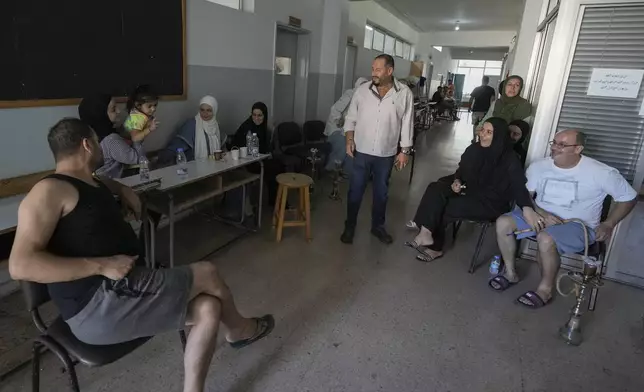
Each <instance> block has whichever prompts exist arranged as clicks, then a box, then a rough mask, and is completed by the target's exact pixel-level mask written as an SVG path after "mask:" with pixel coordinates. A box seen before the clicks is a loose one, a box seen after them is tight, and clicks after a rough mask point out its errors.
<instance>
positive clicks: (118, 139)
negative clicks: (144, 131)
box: [78, 93, 145, 178]
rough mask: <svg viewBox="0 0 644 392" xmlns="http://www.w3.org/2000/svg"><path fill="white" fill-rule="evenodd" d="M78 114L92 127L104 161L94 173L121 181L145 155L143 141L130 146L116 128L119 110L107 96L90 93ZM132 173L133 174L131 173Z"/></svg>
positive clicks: (123, 134) (110, 97) (84, 99)
mask: <svg viewBox="0 0 644 392" xmlns="http://www.w3.org/2000/svg"><path fill="white" fill-rule="evenodd" d="M78 115H79V116H80V118H81V120H83V121H84V122H85V123H86V124H87V125H89V126H90V127H92V129H93V130H94V132H96V136H97V137H98V141H99V143H100V144H101V150H102V152H103V162H102V165H101V167H99V168H98V169H97V170H96V174H98V175H100V176H103V177H108V178H121V177H122V176H123V173H124V171H125V170H126V168H127V167H128V166H130V165H137V164H138V163H139V159H140V158H141V157H143V156H145V152H144V151H143V145H142V141H138V142H134V143H132V141H131V140H129V139H126V138H125V137H124V136H126V135H127V133H126V132H124V131H123V129H122V128H115V127H114V123H115V122H116V120H117V118H118V115H119V110H118V107H117V106H116V102H115V101H114V99H113V98H112V96H111V95H109V94H100V93H98V94H92V95H89V96H87V97H85V98H83V100H82V101H81V103H80V105H78ZM132 174H134V173H132Z"/></svg>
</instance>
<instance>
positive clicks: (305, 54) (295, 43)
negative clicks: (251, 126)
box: [272, 24, 310, 125]
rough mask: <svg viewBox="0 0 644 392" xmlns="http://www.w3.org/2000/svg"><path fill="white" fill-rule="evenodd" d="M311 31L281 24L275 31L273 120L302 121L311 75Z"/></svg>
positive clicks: (275, 121)
mask: <svg viewBox="0 0 644 392" xmlns="http://www.w3.org/2000/svg"><path fill="white" fill-rule="evenodd" d="M309 37H310V35H309V32H308V31H307V30H302V29H298V28H294V27H291V26H285V25H281V24H278V25H277V26H276V31H275V56H274V59H275V60H274V66H275V72H273V105H272V106H273V122H274V124H275V125H278V124H280V123H282V122H286V121H295V122H297V123H299V124H303V123H304V121H305V118H306V98H307V97H306V95H307V85H308V76H309V45H310V42H309Z"/></svg>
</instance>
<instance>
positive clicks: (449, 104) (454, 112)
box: [443, 89, 461, 121]
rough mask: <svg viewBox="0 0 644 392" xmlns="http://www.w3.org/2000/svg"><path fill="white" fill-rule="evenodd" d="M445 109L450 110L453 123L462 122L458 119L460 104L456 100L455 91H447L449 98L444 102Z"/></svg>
mask: <svg viewBox="0 0 644 392" xmlns="http://www.w3.org/2000/svg"><path fill="white" fill-rule="evenodd" d="M443 103H444V105H445V108H446V109H447V110H449V117H450V119H451V120H452V121H460V120H461V119H460V118H458V103H457V102H456V99H454V90H449V89H448V90H447V96H446V97H445V99H444V100H443Z"/></svg>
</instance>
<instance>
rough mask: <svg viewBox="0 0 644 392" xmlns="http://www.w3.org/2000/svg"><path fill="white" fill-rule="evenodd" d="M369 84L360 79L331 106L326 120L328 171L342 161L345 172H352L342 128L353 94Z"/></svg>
mask: <svg viewBox="0 0 644 392" xmlns="http://www.w3.org/2000/svg"><path fill="white" fill-rule="evenodd" d="M367 82H368V80H367V79H365V78H358V80H356V83H355V87H354V88H353V89H349V90H347V91H345V92H344V94H342V96H341V97H340V99H338V101H337V102H336V103H334V104H333V106H331V113H330V114H329V118H328V120H326V127H325V128H324V134H325V135H326V137H327V142H329V143H330V144H331V154H330V155H329V161H328V162H327V164H326V167H325V169H326V170H328V171H332V170H334V169H335V161H341V162H342V167H343V169H344V172H345V173H347V172H348V173H350V172H351V170H350V169H347V167H346V166H350V163H349V162H348V161H347V159H346V156H347V148H346V142H345V138H344V134H343V132H342V128H343V127H344V121H345V117H346V115H347V110H349V104H350V103H351V97H353V92H354V91H355V90H356V89H357V88H358V87H360V86H361V85H363V84H364V83H367ZM347 163H349V164H347Z"/></svg>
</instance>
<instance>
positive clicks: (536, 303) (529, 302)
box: [517, 291, 550, 309]
mask: <svg viewBox="0 0 644 392" xmlns="http://www.w3.org/2000/svg"><path fill="white" fill-rule="evenodd" d="M517 302H518V303H520V304H521V305H523V306H525V307H526V308H530V309H539V308H543V307H544V306H546V305H547V304H548V302H550V300H548V301H544V300H543V298H541V297H540V296H539V294H537V293H535V292H534V291H526V292H525V293H523V294H521V296H520V297H519V298H517Z"/></svg>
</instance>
